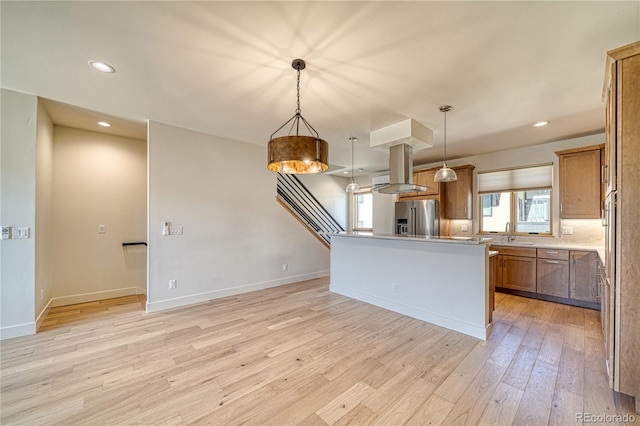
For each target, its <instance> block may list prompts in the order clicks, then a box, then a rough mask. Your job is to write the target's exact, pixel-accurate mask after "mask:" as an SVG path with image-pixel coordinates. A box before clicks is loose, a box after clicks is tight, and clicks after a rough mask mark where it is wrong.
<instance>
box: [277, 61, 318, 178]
mask: <svg viewBox="0 0 640 426" xmlns="http://www.w3.org/2000/svg"><path fill="white" fill-rule="evenodd" d="M291 66H292V67H293V69H294V70H296V71H297V72H298V85H297V94H298V107H297V108H296V113H295V115H294V116H293V117H291V118H290V119H289V120H288V121H287V122H286V123H284V124H283V125H282V126H280V128H278V130H276V131H275V132H273V134H272V135H271V138H270V139H269V146H268V167H269V170H271V171H274V172H279V173H291V174H296V173H320V172H324V171H325V170H327V169H328V168H329V144H328V143H327V141H325V140H323V139H320V136H319V135H318V132H317V131H316V130H315V129H314V128H313V127H312V126H311V124H309V122H308V121H307V120H305V119H304V117H303V116H302V114H301V111H300V70H303V69H305V67H306V63H305V62H304V61H303V60H302V59H294V60H293V62H291ZM289 123H291V127H290V128H289V134H288V135H287V136H281V137H277V138H274V137H273V136H274V135H275V134H276V133H278V132H279V131H280V130H281V129H282V128H283V127H285V126H287V125H288V124H289ZM300 123H302V124H304V126H305V127H306V128H307V130H308V131H309V133H311V136H301V135H299V130H300ZM294 129H295V135H293V134H291V133H292V132H293V130H294Z"/></svg>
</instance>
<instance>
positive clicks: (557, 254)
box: [538, 248, 569, 260]
mask: <svg viewBox="0 0 640 426" xmlns="http://www.w3.org/2000/svg"><path fill="white" fill-rule="evenodd" d="M538 257H540V258H542V259H560V260H569V250H556V249H540V248H539V249H538Z"/></svg>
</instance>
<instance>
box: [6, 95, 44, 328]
mask: <svg viewBox="0 0 640 426" xmlns="http://www.w3.org/2000/svg"><path fill="white" fill-rule="evenodd" d="M1 98H2V101H1V106H2V110H1V115H2V130H1V144H0V148H1V149H0V152H1V154H0V156H1V158H0V163H1V166H2V167H1V168H0V189H1V191H0V223H1V224H2V226H28V227H30V228H31V237H30V238H28V239H21V240H1V241H0V258H1V260H0V263H1V266H2V271H1V272H0V277H1V282H0V307H1V312H0V338H1V339H6V338H10V337H16V336H23V335H26V334H33V333H35V327H36V324H35V315H34V312H35V306H34V293H35V251H36V248H35V236H36V235H37V234H36V231H35V225H36V214H35V210H36V205H35V204H36V124H37V113H38V100H37V98H36V97H35V96H31V95H25V94H23V93H18V92H14V91H11V90H6V89H2V91H1Z"/></svg>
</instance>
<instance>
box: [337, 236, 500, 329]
mask: <svg viewBox="0 0 640 426" xmlns="http://www.w3.org/2000/svg"><path fill="white" fill-rule="evenodd" d="M488 243H489V241H487V240H482V239H471V238H438V237H428V236H400V235H386V234H372V233H362V232H354V233H340V234H335V235H332V237H331V283H330V286H329V289H330V290H331V291H332V292H334V293H338V294H342V295H344V296H347V297H351V298H353V299H357V300H360V301H363V302H366V303H370V304H372V305H375V306H379V307H382V308H385V309H389V310H391V311H394V312H398V313H401V314H403V315H407V316H410V317H413V318H417V319H420V320H423V321H427V322H429V323H432V324H436V325H439V326H442V327H445V328H448V329H451V330H455V331H458V332H461V333H464V334H468V335H470V336H473V337H477V338H479V339H483V340H484V339H486V338H487V336H488V334H489V331H490V312H491V307H490V300H489V294H490V289H489V244H488Z"/></svg>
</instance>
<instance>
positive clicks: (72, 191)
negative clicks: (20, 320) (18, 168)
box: [51, 126, 147, 306]
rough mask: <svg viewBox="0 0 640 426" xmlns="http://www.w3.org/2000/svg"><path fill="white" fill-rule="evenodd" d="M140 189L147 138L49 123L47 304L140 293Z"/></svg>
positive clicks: (142, 229) (143, 285) (143, 200)
mask: <svg viewBox="0 0 640 426" xmlns="http://www.w3.org/2000/svg"><path fill="white" fill-rule="evenodd" d="M146 190H147V146H146V141H143V140H138V139H131V138H125V137H120V136H112V135H106V134H103V133H96V132H90V131H86V130H80V129H72V128H69V127H61V126H55V127H54V142H53V193H54V196H55V197H54V199H53V205H52V226H53V233H52V240H51V249H52V250H51V251H52V253H51V255H52V260H53V297H54V301H53V306H61V305H68V304H72V303H81V302H87V301H93V300H100V299H107V298H111V297H118V296H124V295H130V294H137V293H143V294H144V293H145V290H146V251H145V249H144V246H136V247H131V248H125V247H123V246H122V243H123V242H132V241H146V230H147V226H146V214H147V206H146V203H147V192H146ZM98 225H105V230H106V232H105V233H104V234H99V233H98Z"/></svg>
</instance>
